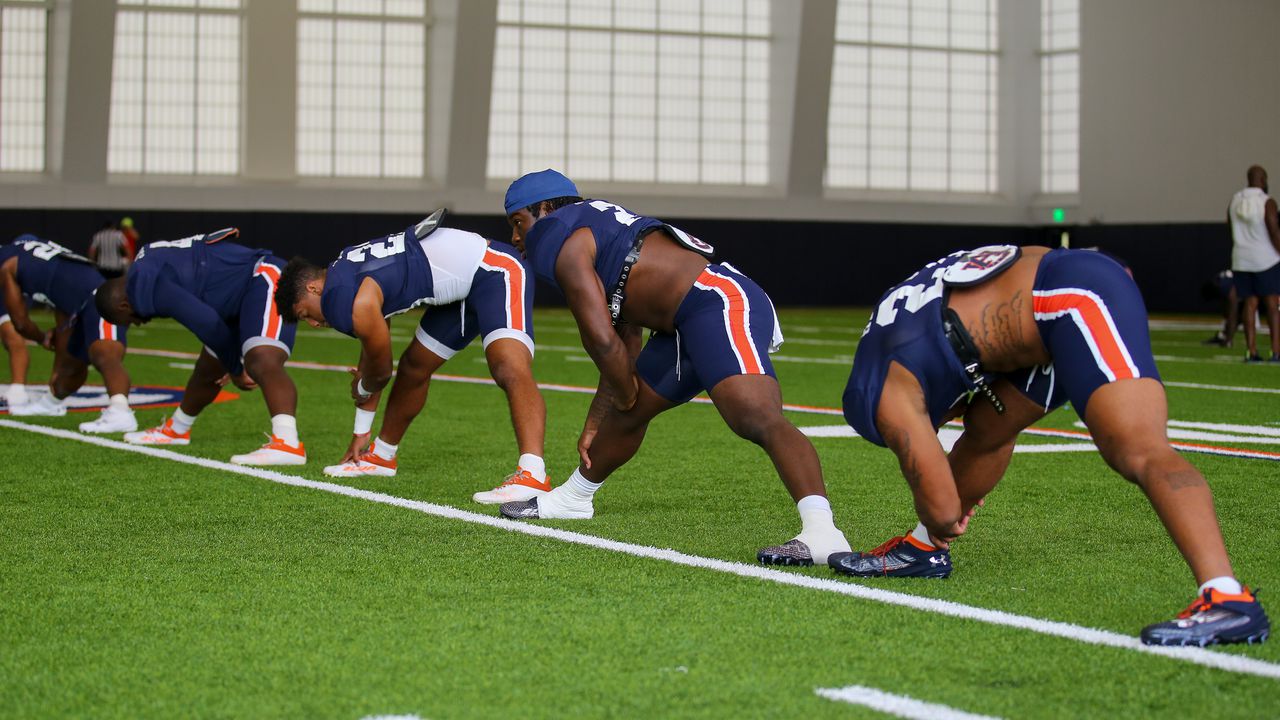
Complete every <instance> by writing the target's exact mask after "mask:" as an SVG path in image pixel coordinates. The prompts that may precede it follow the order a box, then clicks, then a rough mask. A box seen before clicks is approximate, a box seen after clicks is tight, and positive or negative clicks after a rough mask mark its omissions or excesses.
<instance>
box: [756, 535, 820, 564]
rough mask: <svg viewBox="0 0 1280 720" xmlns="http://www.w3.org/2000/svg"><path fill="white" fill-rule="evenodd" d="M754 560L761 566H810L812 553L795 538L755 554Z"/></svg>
mask: <svg viewBox="0 0 1280 720" xmlns="http://www.w3.org/2000/svg"><path fill="white" fill-rule="evenodd" d="M756 560H757V561H759V562H760V564H761V565H812V564H813V553H812V552H811V551H810V550H809V546H808V545H806V544H805V543H804V542H803V541H802V540H800V539H798V538H797V539H794V540H788V541H786V542H784V543H782V544H781V545H772V546H770V547H767V548H764V549H763V550H761V551H760V552H758V553H756Z"/></svg>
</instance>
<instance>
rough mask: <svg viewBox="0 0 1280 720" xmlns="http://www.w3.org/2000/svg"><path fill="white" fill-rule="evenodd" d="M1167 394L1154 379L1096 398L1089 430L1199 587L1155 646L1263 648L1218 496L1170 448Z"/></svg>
mask: <svg viewBox="0 0 1280 720" xmlns="http://www.w3.org/2000/svg"><path fill="white" fill-rule="evenodd" d="M1167 417H1168V409H1167V404H1166V399H1165V394H1164V387H1163V386H1162V385H1160V383H1159V382H1157V381H1156V380H1153V379H1151V378H1138V379H1133V380H1120V381H1117V382H1113V383H1110V384H1108V385H1103V386H1102V387H1100V388H1098V389H1097V390H1095V391H1094V393H1093V395H1092V396H1091V397H1090V398H1089V404H1088V408H1087V409H1086V410H1085V424H1086V425H1088V426H1089V430H1090V432H1092V433H1093V439H1094V442H1096V443H1097V444H1098V449H1099V450H1101V451H1102V456H1103V458H1105V459H1106V460H1107V464H1109V465H1111V467H1113V468H1115V470H1116V471H1117V472H1119V473H1120V474H1121V475H1124V476H1125V477H1126V478H1127V479H1129V480H1130V481H1132V482H1134V483H1136V484H1137V485H1138V486H1139V487H1141V488H1142V490H1143V492H1144V493H1146V495H1147V498H1148V499H1149V500H1150V501H1151V505H1152V507H1154V508H1155V510H1156V514H1157V515H1159V516H1160V521H1161V522H1162V523H1164V526H1165V529H1166V530H1167V531H1168V532H1169V536H1170V537H1171V538H1173V542H1174V544H1175V545H1177V546H1178V550H1179V551H1180V552H1181V553H1182V557H1183V558H1184V559H1185V560H1186V562H1187V565H1189V566H1190V567H1191V572H1192V573H1193V574H1194V575H1195V578H1196V582H1198V583H1200V587H1199V589H1198V590H1197V593H1196V599H1195V601H1193V602H1192V603H1191V605H1190V606H1189V607H1188V608H1187V609H1186V610H1184V611H1182V613H1180V614H1179V615H1178V617H1177V618H1175V619H1173V620H1171V621H1167V622H1161V623H1155V624H1152V625H1148V626H1147V627H1146V628H1144V629H1143V630H1142V635H1141V637H1142V641H1143V642H1144V643H1147V644H1150V645H1200V646H1204V645H1210V644H1217V643H1232V642H1248V643H1253V642H1262V641H1264V640H1266V639H1267V635H1268V634H1269V633H1270V632H1271V623H1270V621H1269V620H1268V618H1267V614H1266V612H1265V611H1263V609H1262V605H1261V604H1259V603H1258V601H1257V599H1256V598H1255V597H1254V596H1253V593H1251V592H1250V591H1249V590H1248V589H1247V588H1245V587H1244V586H1243V585H1241V584H1240V582H1239V581H1238V580H1237V579H1236V578H1235V576H1234V575H1233V573H1232V570H1231V561H1230V560H1229V559H1228V557H1227V549H1226V546H1225V543H1223V541H1222V532H1221V530H1220V529H1219V527H1218V517H1217V514H1216V513H1215V512H1214V509H1213V494H1212V493H1211V492H1210V491H1209V486H1208V484H1207V483H1205V480H1204V476H1203V475H1201V474H1200V471H1199V470H1196V468H1195V467H1193V466H1192V465H1191V463H1189V462H1187V461H1186V459H1185V458H1183V457H1182V456H1181V455H1179V454H1177V453H1176V452H1174V450H1173V448H1171V447H1169V441H1168V439H1167V437H1166V429H1165V428H1166V423H1167Z"/></svg>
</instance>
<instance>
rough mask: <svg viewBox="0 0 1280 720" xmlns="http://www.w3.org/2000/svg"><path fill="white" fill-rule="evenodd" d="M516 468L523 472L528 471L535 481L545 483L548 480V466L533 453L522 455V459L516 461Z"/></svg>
mask: <svg viewBox="0 0 1280 720" xmlns="http://www.w3.org/2000/svg"><path fill="white" fill-rule="evenodd" d="M516 466H517V467H519V468H520V469H521V470H528V471H529V474H530V475H532V476H533V479H534V480H537V481H538V482H544V481H546V479H547V464H546V463H545V462H543V461H542V458H540V457H538V456H537V455H534V454H533V453H524V454H522V455H521V456H520V459H519V460H517V461H516Z"/></svg>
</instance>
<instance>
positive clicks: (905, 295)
mask: <svg viewBox="0 0 1280 720" xmlns="http://www.w3.org/2000/svg"><path fill="white" fill-rule="evenodd" d="M940 297H942V280H938V281H936V282H934V283H933V284H932V285H903V286H902V287H900V288H898V289H897V290H895V291H894V292H893V293H891V294H890V295H888V296H887V297H885V299H884V300H881V301H880V306H879V307H878V308H876V315H875V324H877V325H879V326H880V327H887V326H889V325H892V324H893V321H894V319H895V318H897V317H898V301H899V300H901V301H902V309H903V310H906V311H907V312H909V313H914V312H916V311H917V310H919V309H920V308H922V307H924V306H925V305H928V304H929V303H931V302H933V301H934V300H937V299H938V298H940Z"/></svg>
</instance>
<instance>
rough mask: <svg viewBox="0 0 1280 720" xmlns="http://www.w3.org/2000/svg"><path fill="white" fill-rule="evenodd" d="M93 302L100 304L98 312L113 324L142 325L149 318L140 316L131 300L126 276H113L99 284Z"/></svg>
mask: <svg viewBox="0 0 1280 720" xmlns="http://www.w3.org/2000/svg"><path fill="white" fill-rule="evenodd" d="M93 302H94V304H95V305H97V306H98V314H99V315H101V316H102V319H103V320H106V321H107V322H109V323H111V324H112V325H141V324H143V323H145V322H146V321H147V318H144V317H140V316H139V315H138V313H136V312H135V311H134V309H133V303H130V302H129V293H128V292H127V291H126V285H125V278H122V277H119V278H112V279H111V280H108V281H106V282H104V283H102V284H101V285H99V286H98V291H97V292H96V293H94V295H93Z"/></svg>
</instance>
